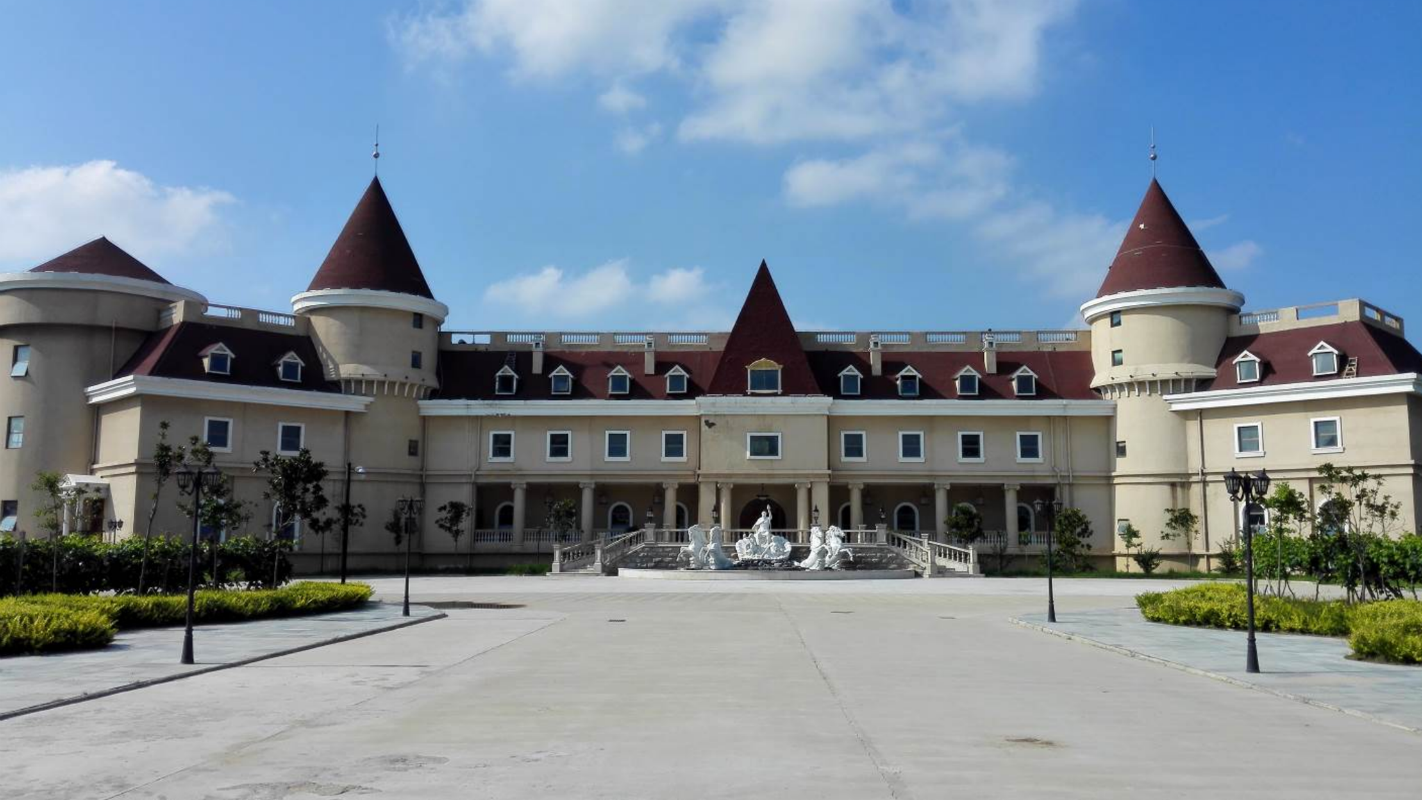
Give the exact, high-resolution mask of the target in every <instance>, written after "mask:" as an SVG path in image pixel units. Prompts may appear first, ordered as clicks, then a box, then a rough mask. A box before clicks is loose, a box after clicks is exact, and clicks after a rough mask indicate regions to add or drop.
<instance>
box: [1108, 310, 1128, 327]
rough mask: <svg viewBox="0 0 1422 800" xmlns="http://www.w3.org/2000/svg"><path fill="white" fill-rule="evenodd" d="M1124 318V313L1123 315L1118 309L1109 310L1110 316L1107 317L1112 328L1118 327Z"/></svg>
mask: <svg viewBox="0 0 1422 800" xmlns="http://www.w3.org/2000/svg"><path fill="white" fill-rule="evenodd" d="M1124 320H1125V315H1123V314H1122V313H1121V312H1119V311H1112V312H1111V316H1110V318H1109V321H1110V323H1111V327H1112V328H1119V327H1121V323H1122V322H1123V321H1124Z"/></svg>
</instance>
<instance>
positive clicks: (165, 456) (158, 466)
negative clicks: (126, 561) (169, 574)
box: [138, 420, 187, 594]
mask: <svg viewBox="0 0 1422 800" xmlns="http://www.w3.org/2000/svg"><path fill="white" fill-rule="evenodd" d="M169 427H171V426H170V425H169V424H168V421H167V420H163V421H162V422H159V423H158V442H157V444H155V445H154V446H153V457H152V461H153V494H152V496H151V499H150V503H149V506H148V525H147V527H146V528H144V530H143V557H142V559H141V560H140V561H139V565H138V593H139V594H143V593H144V592H145V591H147V583H146V581H147V578H148V550H149V544H150V543H151V542H152V539H153V520H154V518H156V517H157V516H158V502H159V500H160V499H161V498H162V495H163V487H164V486H167V485H168V481H169V479H171V478H172V477H173V472H174V471H175V470H177V468H178V465H179V464H181V463H183V459H185V458H186V457H187V453H186V452H185V451H184V450H183V447H182V445H177V446H174V445H171V444H169V443H168V428H169Z"/></svg>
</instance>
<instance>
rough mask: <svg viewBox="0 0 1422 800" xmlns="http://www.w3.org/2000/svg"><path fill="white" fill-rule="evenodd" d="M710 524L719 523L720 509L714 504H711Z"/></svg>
mask: <svg viewBox="0 0 1422 800" xmlns="http://www.w3.org/2000/svg"><path fill="white" fill-rule="evenodd" d="M711 524H712V525H720V524H721V509H719V508H717V507H716V506H711Z"/></svg>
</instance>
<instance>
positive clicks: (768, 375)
mask: <svg viewBox="0 0 1422 800" xmlns="http://www.w3.org/2000/svg"><path fill="white" fill-rule="evenodd" d="M750 390H751V391H752V392H765V393H767V394H774V393H776V392H779V391H780V370H778V369H753V370H751V371H750Z"/></svg>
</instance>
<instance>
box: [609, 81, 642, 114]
mask: <svg viewBox="0 0 1422 800" xmlns="http://www.w3.org/2000/svg"><path fill="white" fill-rule="evenodd" d="M597 104H598V105H600V106H602V108H603V110H604V111H610V112H612V113H614V114H626V113H627V112H629V111H635V110H637V109H639V108H645V107H646V105H647V98H645V97H643V96H642V95H640V94H638V93H636V92H634V91H632V90H631V89H629V88H627V87H626V86H625V85H624V84H621V83H614V84H613V85H612V88H610V89H608V90H607V91H605V92H603V93H602V94H600V95H598V98H597Z"/></svg>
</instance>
